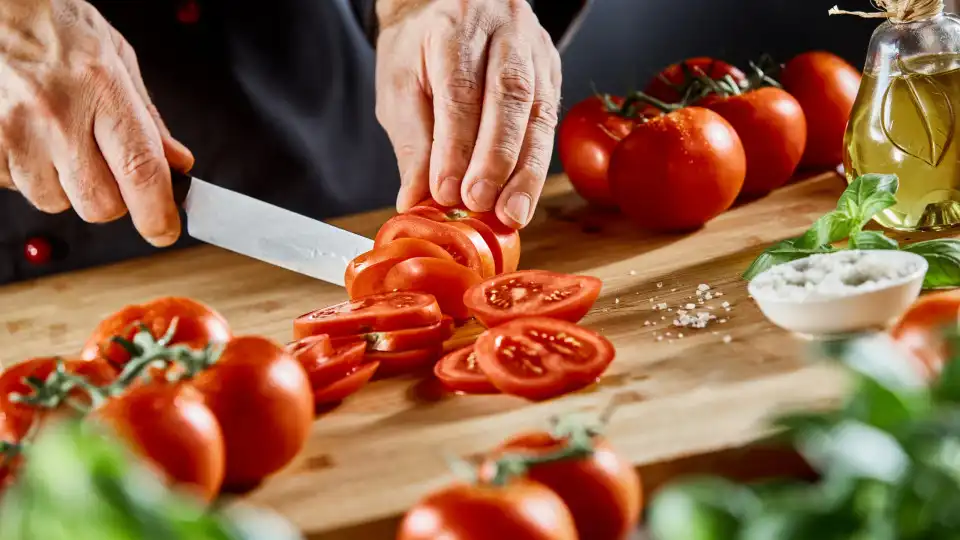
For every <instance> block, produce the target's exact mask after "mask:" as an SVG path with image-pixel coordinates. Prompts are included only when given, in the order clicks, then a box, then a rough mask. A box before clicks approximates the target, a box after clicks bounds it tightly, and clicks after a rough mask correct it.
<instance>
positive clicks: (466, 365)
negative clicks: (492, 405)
mask: <svg viewBox="0 0 960 540" xmlns="http://www.w3.org/2000/svg"><path fill="white" fill-rule="evenodd" d="M433 374H434V375H436V377H437V378H438V379H440V382H442V383H443V385H444V386H446V387H447V388H449V389H450V390H452V391H454V392H459V393H463V394H498V393H500V391H499V390H497V387H496V386H494V385H493V383H491V382H490V379H488V378H487V376H486V374H485V373H484V372H483V371H481V370H480V365H479V364H478V363H477V355H476V353H475V352H474V349H473V345H472V344H471V345H468V346H466V347H463V348H461V349H457V350H455V351H453V352H452V353H450V354H448V355H446V356H444V357H443V358H441V359H440V361H439V362H437V363H436V365H434V366H433Z"/></svg>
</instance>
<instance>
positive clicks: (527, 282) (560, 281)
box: [463, 270, 603, 328]
mask: <svg viewBox="0 0 960 540" xmlns="http://www.w3.org/2000/svg"><path fill="white" fill-rule="evenodd" d="M602 286H603V282H602V281H600V280H599V279H597V278H595V277H590V276H572V275H568V274H558V273H556V272H548V271H546V270H522V271H520V272H513V273H511V274H504V275H502V276H497V277H495V278H493V279H490V280H487V281H484V282H483V283H480V284H479V285H474V286H473V287H471V288H470V289H469V290H468V291H467V292H466V294H465V295H464V297H463V301H464V304H465V305H466V306H467V308H468V309H469V310H470V312H471V313H473V315H474V316H476V318H477V319H479V320H480V322H482V323H483V324H484V326H486V327H487V328H493V327H495V326H499V325H501V324H503V323H506V322H509V321H512V320H514V319H518V318H521V317H550V318H553V319H560V320H564V321H570V322H577V321H579V320H580V319H582V318H583V317H584V315H586V314H587V312H589V311H590V308H591V307H593V304H594V303H595V302H596V301H597V297H599V296H600V289H601V287H602Z"/></svg>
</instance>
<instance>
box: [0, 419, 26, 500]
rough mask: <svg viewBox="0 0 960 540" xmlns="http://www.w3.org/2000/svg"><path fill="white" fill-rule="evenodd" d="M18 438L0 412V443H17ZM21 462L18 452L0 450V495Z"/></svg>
mask: <svg viewBox="0 0 960 540" xmlns="http://www.w3.org/2000/svg"><path fill="white" fill-rule="evenodd" d="M19 442H20V439H19V438H18V437H17V436H16V435H14V433H13V430H11V429H10V426H9V425H8V424H7V417H6V415H4V414H3V413H2V412H0V443H6V444H17V443H19ZM20 462H21V457H20V455H19V453H14V454H9V455H8V454H6V453H2V452H0V495H2V492H3V488H5V487H7V486H8V485H10V483H12V482H13V480H14V475H15V474H16V470H17V468H18V467H19V465H20Z"/></svg>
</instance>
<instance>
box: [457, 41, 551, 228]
mask: <svg viewBox="0 0 960 540" xmlns="http://www.w3.org/2000/svg"><path fill="white" fill-rule="evenodd" d="M532 64H533V55H532V52H531V48H530V45H529V44H528V43H527V41H526V40H525V39H524V38H523V36H522V35H521V34H519V33H517V32H515V31H513V30H510V27H501V29H500V30H498V31H497V32H496V33H495V34H494V36H493V38H492V39H491V42H490V55H489V61H488V64H487V74H486V82H485V90H484V98H483V112H482V117H481V120H480V131H479V134H478V135H477V144H476V147H475V148H474V151H473V156H472V157H471V159H470V166H469V167H468V169H467V173H466V180H465V181H464V183H463V186H462V188H461V195H462V197H463V202H464V204H465V205H466V206H467V207H468V208H469V209H470V210H473V211H475V212H486V211H489V210H492V209H493V207H494V204H495V203H496V201H497V196H498V194H499V192H500V188H501V187H502V186H503V185H504V184H506V182H507V179H508V178H509V177H510V174H511V173H512V172H513V169H514V167H516V165H517V159H518V158H519V156H520V149H521V146H522V144H523V139H524V132H525V131H526V126H527V120H528V119H529V118H530V108H531V107H532V106H533V93H534V80H535V78H534V77H535V76H534V72H533V66H532Z"/></svg>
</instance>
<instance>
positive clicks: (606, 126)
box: [557, 96, 659, 208]
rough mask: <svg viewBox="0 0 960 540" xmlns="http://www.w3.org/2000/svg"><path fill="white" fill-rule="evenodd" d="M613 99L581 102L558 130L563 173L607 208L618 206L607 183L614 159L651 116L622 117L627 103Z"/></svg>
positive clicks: (579, 190)
mask: <svg viewBox="0 0 960 540" xmlns="http://www.w3.org/2000/svg"><path fill="white" fill-rule="evenodd" d="M610 100H611V102H610V103H609V104H608V103H605V102H604V99H603V98H601V97H599V96H594V97H590V98H587V99H585V100H583V101H581V102H580V103H577V104H576V105H574V106H573V108H572V109H570V110H569V111H568V112H567V113H566V114H565V115H564V117H563V121H562V122H560V128H559V129H558V131H557V152H558V154H559V156H560V163H562V164H563V172H565V173H566V174H567V177H568V178H569V179H570V183H571V184H573V188H574V189H576V190H577V193H578V194H579V195H580V196H581V197H583V198H584V199H586V200H587V201H589V202H591V203H593V204H595V205H597V206H600V207H604V208H616V207H617V201H616V199H614V197H613V194H611V193H610V183H609V182H608V181H607V171H608V169H609V168H610V156H611V155H612V154H613V150H614V148H616V147H617V145H618V144H620V141H622V140H623V138H624V137H626V136H627V135H629V134H630V132H631V131H633V128H634V126H636V125H637V124H639V123H642V122H643V121H644V120H643V117H644V116H646V115H647V114H641V115H637V116H634V117H625V116H621V115H620V114H619V113H618V112H617V110H616V108H617V107H619V106H620V105H621V104H622V103H623V98H619V97H611V98H610ZM610 105H613V106H614V107H613V108H611V107H610ZM644 110H645V111H648V112H649V111H650V109H649V108H645V109H644ZM650 114H652V113H650ZM656 114H659V113H656Z"/></svg>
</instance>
